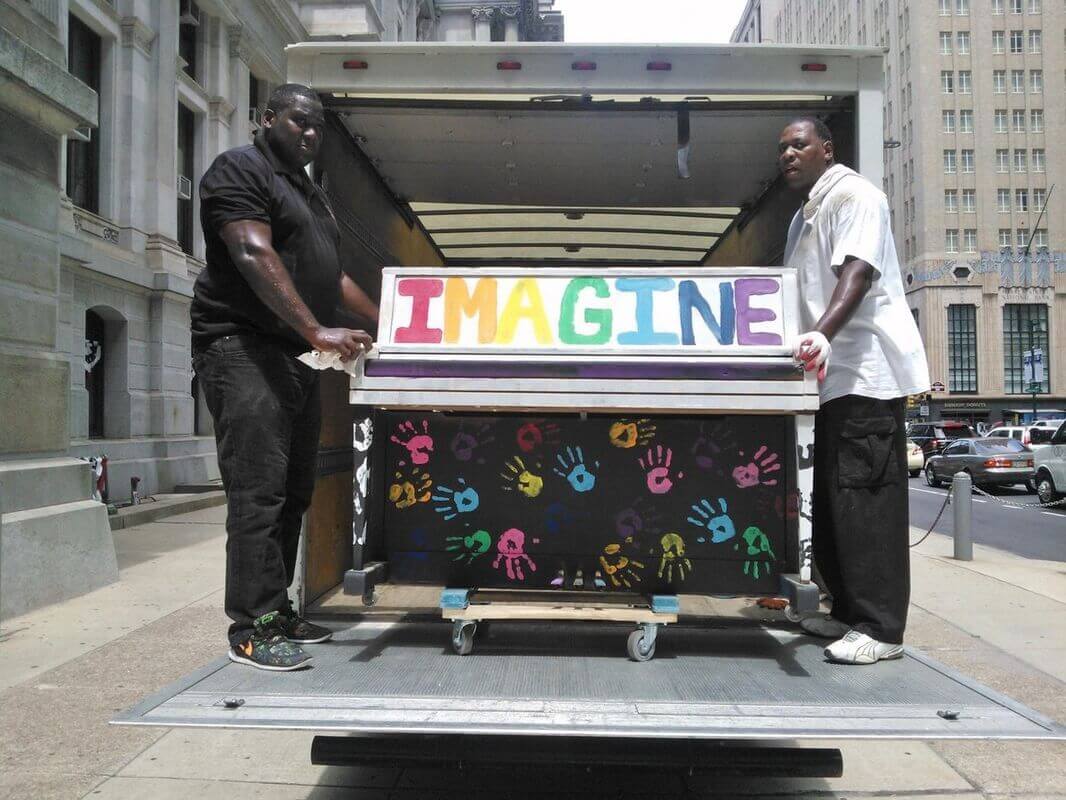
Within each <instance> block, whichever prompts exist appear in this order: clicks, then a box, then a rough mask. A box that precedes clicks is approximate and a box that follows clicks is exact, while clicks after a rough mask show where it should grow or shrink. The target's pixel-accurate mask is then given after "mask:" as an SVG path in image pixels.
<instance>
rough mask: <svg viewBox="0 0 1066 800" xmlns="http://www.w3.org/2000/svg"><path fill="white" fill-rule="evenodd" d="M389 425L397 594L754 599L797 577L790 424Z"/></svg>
mask: <svg viewBox="0 0 1066 800" xmlns="http://www.w3.org/2000/svg"><path fill="white" fill-rule="evenodd" d="M380 420H381V422H380V423H379V425H380V427H379V428H378V430H377V437H378V442H379V443H381V442H382V440H384V446H385V447H386V453H385V459H384V461H385V470H386V473H385V475H384V476H382V477H383V484H384V487H385V490H386V491H385V493H384V494H385V497H384V503H385V507H384V513H383V515H382V520H383V527H384V534H385V546H386V549H387V552H388V558H389V563H390V575H391V579H392V580H395V581H399V582H415V583H439V584H446V585H449V586H460V587H461V586H470V587H486V588H488V587H497V588H498V587H505V588H550V587H551V586H552V582H553V580H554V581H556V582H557V583H558V582H559V580H560V579H561V581H562V584H563V586H565V587H566V588H568V589H569V588H571V587H572V586H573V585H574V581H575V579H578V580H583V582H584V588H586V589H595V588H596V585H595V584H596V580H597V572H598V573H599V576H598V577H599V579H600V581H602V583H603V584H605V588H606V589H607V590H625V591H630V590H636V591H642V592H649V591H654V592H663V593H667V592H670V593H672V592H686V593H697V594H757V593H764V592H770V593H772V592H774V591H776V588H777V586H778V581H779V575H780V573H781V572H782V571H792V570H789V569H788V562H787V560H786V529H787V517H789V515H790V514H792V515H793V516H794V511H795V509H794V503H790V502H789V499H790V497H791V494H790V492H789V488H790V482H791V483H792V484H794V481H793V480H792V479H791V476H788V477H786V473H787V472H788V467H787V462H788V458H787V449H786V448H787V446H788V445H787V442H788V439H787V434H786V430H787V429H786V424H787V419H786V418H785V417H774V416H706V417H700V418H678V417H644V418H619V417H613V416H593V415H590V416H589V417H588V418H587V419H584V420H582V419H580V418H579V417H578V416H576V415H556V416H541V417H529V416H521V415H498V416H497V415H494V416H474V415H456V414H442V413H437V414H433V413H411V412H386V413H384V414H383V415H382V416H381V418H380ZM379 463H380V462H379ZM579 573H580V574H579Z"/></svg>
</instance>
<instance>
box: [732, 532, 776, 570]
mask: <svg viewBox="0 0 1066 800" xmlns="http://www.w3.org/2000/svg"><path fill="white" fill-rule="evenodd" d="M740 538H742V539H743V540H744V543H745V544H746V545H747V555H748V560H747V561H745V562H744V574H745V575H750V576H751V577H752V578H754V579H755V580H758V579H759V574H760V570H761V572H762V574H763V575H769V574H770V571H771V570H772V569H773V565H774V558H775V556H774V551H773V549H772V548H771V547H770V538H769V537H768V536H767V535H766V534H765V533H763V532H762V531H761V530H759V529H758V528H756V527H755V526H754V525H752V526H751V527H750V528H747V529H746V530H745V531H744V533H742V534H740ZM733 549H734V550H739V549H740V543H739V542H738V543H737V544H735V545H733ZM756 556H764V557H763V558H758V559H757V558H756Z"/></svg>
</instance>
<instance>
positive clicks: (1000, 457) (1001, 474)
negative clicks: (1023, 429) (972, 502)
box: [925, 438, 1033, 487]
mask: <svg viewBox="0 0 1066 800" xmlns="http://www.w3.org/2000/svg"><path fill="white" fill-rule="evenodd" d="M956 472H968V473H970V477H971V478H973V482H974V485H975V486H981V487H987V486H1009V485H1011V484H1015V483H1021V484H1025V483H1028V482H1029V481H1030V480H1032V479H1033V451H1032V450H1030V449H1029V448H1028V447H1026V446H1025V445H1023V444H1022V443H1021V442H1019V441H1017V440H1015V439H988V438H985V439H960V440H958V441H954V442H952V443H951V444H949V445H948V446H947V447H945V448H944V450H943V452H942V453H940V455H935V456H930V457H929V458H928V459H927V460H926V462H925V482H926V483H928V484H929V485H930V486H940V485H941V483H950V482H951V480H952V479H953V478H954V476H955V473H956Z"/></svg>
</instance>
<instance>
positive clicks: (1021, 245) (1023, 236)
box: [1014, 228, 1029, 253]
mask: <svg viewBox="0 0 1066 800" xmlns="http://www.w3.org/2000/svg"><path fill="white" fill-rule="evenodd" d="M1014 243H1015V244H1016V245H1018V252H1019V253H1022V252H1025V248H1026V245H1028V244H1029V231H1028V230H1027V229H1026V228H1018V229H1017V230H1016V231H1014Z"/></svg>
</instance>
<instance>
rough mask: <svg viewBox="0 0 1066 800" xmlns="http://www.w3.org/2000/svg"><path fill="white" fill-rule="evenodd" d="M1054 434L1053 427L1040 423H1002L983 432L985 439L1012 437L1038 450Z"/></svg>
mask: <svg viewBox="0 0 1066 800" xmlns="http://www.w3.org/2000/svg"><path fill="white" fill-rule="evenodd" d="M1054 435H1055V428H1046V427H1043V426H1040V425H1004V426H1002V427H999V428H993V429H992V430H990V431H989V432H988V433H986V434H985V438H987V439H1014V440H1016V441H1019V442H1021V443H1022V444H1024V445H1025V446H1026V447H1028V448H1029V449H1030V450H1034V451H1035V450H1039V449H1040V448H1042V447H1047V446H1048V445H1049V444H1050V443H1051V437H1052V436H1054Z"/></svg>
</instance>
